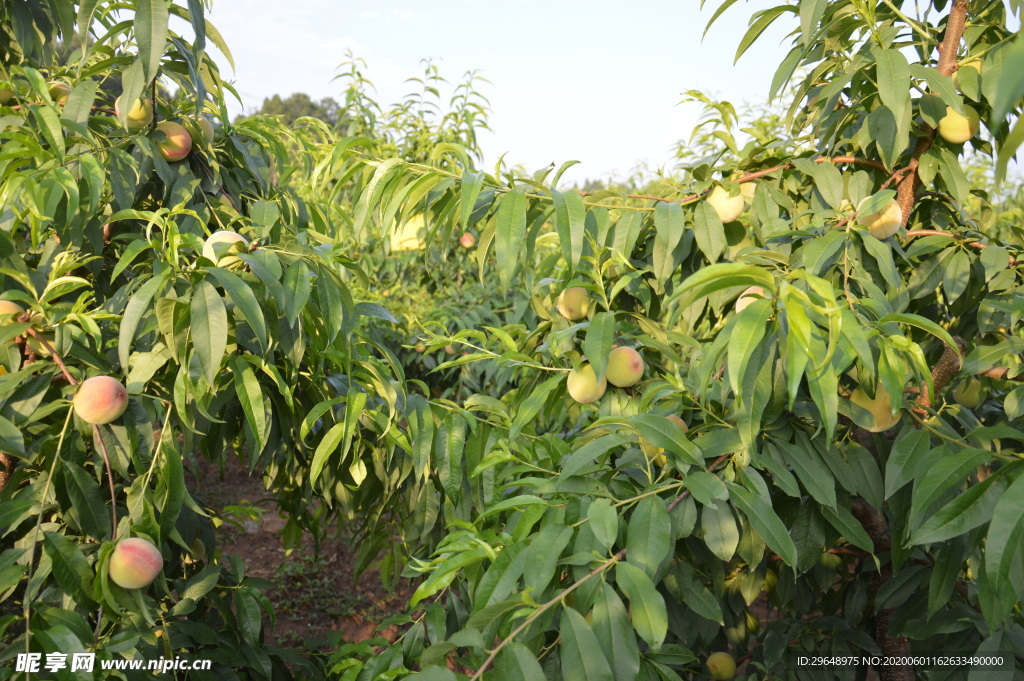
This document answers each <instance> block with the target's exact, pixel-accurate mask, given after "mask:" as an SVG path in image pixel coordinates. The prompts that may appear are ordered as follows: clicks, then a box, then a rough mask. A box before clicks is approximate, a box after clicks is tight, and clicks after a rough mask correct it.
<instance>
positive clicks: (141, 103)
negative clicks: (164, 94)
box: [114, 97, 153, 130]
mask: <svg viewBox="0 0 1024 681" xmlns="http://www.w3.org/2000/svg"><path fill="white" fill-rule="evenodd" d="M122 111H123V108H122V105H121V98H120V97H118V98H117V99H116V100H115V101H114V113H116V114H117V117H118V119H120V118H121V113H122ZM125 120H126V126H127V128H128V129H129V130H142V129H143V128H145V127H146V126H147V125H149V124H150V123H152V122H153V102H152V101H151V100H149V99H136V100H135V103H134V104H132V106H131V108H130V109H128V113H127V114H126V116H125Z"/></svg>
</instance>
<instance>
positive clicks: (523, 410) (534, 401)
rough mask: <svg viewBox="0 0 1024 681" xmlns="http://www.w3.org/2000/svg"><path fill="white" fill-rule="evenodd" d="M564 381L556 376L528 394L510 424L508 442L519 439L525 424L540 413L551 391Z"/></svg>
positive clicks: (563, 378)
mask: <svg viewBox="0 0 1024 681" xmlns="http://www.w3.org/2000/svg"><path fill="white" fill-rule="evenodd" d="M564 380H565V377H564V376H562V375H561V374H556V375H555V376H552V377H551V378H549V379H548V380H546V381H544V382H543V383H541V384H540V385H539V386H537V387H536V388H534V390H533V392H532V393H530V396H529V397H528V398H526V399H525V400H523V402H522V404H521V405H520V406H519V411H518V412H516V418H515V420H514V421H513V422H512V427H511V428H509V432H508V439H509V441H512V440H515V439H516V438H517V437H519V433H521V432H522V430H523V428H524V427H525V426H526V424H527V423H529V422H530V421H532V420H533V419H534V417H535V416H537V414H538V413H540V410H541V407H543V406H544V403H545V402H547V399H548V396H549V395H551V393H552V391H553V390H555V388H557V387H558V386H559V385H561V383H562V381H564Z"/></svg>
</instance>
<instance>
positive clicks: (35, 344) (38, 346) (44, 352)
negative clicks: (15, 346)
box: [25, 336, 53, 357]
mask: <svg viewBox="0 0 1024 681" xmlns="http://www.w3.org/2000/svg"><path fill="white" fill-rule="evenodd" d="M43 340H45V341H46V343H47V344H48V345H44V344H43V342H42V341H41V340H39V339H38V338H36V337H35V336H29V337H28V339H27V340H26V341H25V347H26V348H28V349H29V350H31V351H32V352H33V354H35V356H36V357H49V356H50V355H52V354H53V353H52V352H50V348H51V347H53V336H43Z"/></svg>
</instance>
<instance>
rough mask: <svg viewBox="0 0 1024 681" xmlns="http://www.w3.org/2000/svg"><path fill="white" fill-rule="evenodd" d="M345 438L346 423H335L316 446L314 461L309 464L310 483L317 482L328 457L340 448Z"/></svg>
mask: <svg viewBox="0 0 1024 681" xmlns="http://www.w3.org/2000/svg"><path fill="white" fill-rule="evenodd" d="M344 438H345V424H344V423H335V424H334V425H333V426H331V429H330V430H328V431H327V434H326V435H324V437H323V439H321V440H320V444H318V445H317V446H316V451H315V452H314V453H313V462H312V463H311V464H310V465H309V482H310V484H312V483H315V482H316V480H317V478H319V477H320V473H322V472H323V470H324V466H325V465H326V464H327V458H328V457H329V456H330V455H331V454H332V453H333V452H334V451H335V450H336V449H337V448H338V445H340V444H341V441H342V440H343V439H344Z"/></svg>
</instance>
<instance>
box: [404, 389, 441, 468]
mask: <svg viewBox="0 0 1024 681" xmlns="http://www.w3.org/2000/svg"><path fill="white" fill-rule="evenodd" d="M406 418H407V419H408V424H409V436H410V440H411V444H412V460H413V471H414V472H415V473H416V477H417V478H422V477H426V475H427V473H428V471H429V468H430V451H431V449H432V448H433V446H434V415H433V412H432V411H431V409H430V403H429V402H427V400H426V398H424V397H423V396H422V395H410V396H409V399H408V402H407V403H406Z"/></svg>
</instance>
